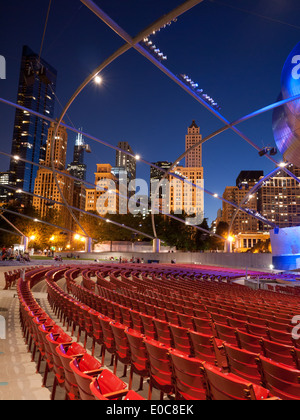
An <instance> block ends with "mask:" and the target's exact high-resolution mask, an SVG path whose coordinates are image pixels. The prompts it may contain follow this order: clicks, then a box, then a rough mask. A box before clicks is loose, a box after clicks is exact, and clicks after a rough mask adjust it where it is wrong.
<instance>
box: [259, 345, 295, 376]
mask: <svg viewBox="0 0 300 420" xmlns="http://www.w3.org/2000/svg"><path fill="white" fill-rule="evenodd" d="M260 343H261V347H262V354H263V356H265V357H266V358H267V359H272V360H274V362H277V363H283V364H285V365H287V366H290V367H293V368H296V369H298V367H297V364H296V362H295V359H294V357H293V354H292V351H293V347H292V346H287V345H285V344H280V343H276V342H275V341H269V340H266V339H265V338H262V339H261V340H260Z"/></svg>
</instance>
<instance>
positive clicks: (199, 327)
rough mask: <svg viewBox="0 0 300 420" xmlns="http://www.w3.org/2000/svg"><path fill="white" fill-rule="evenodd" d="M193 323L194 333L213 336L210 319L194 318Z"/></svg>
mask: <svg viewBox="0 0 300 420" xmlns="http://www.w3.org/2000/svg"><path fill="white" fill-rule="evenodd" d="M193 322H194V325H195V331H197V332H199V333H201V334H206V335H213V329H212V325H211V320H210V319H208V318H198V317H194V318H193Z"/></svg>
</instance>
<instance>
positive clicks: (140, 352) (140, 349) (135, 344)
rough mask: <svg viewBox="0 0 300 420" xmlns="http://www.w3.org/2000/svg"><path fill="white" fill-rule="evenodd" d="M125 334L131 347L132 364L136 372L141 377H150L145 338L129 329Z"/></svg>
mask: <svg viewBox="0 0 300 420" xmlns="http://www.w3.org/2000/svg"><path fill="white" fill-rule="evenodd" d="M125 334H126V336H127V339H128V343H129V347H130V354H131V364H132V365H133V367H134V370H135V371H136V372H137V371H138V372H139V373H140V374H141V376H148V353H147V350H146V346H145V343H144V336H143V335H142V334H140V333H139V332H137V331H135V330H133V329H131V328H127V329H126V330H125Z"/></svg>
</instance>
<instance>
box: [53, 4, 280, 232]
mask: <svg viewBox="0 0 300 420" xmlns="http://www.w3.org/2000/svg"><path fill="white" fill-rule="evenodd" d="M81 2H82V3H84V4H85V5H86V6H87V7H88V8H89V9H90V10H91V11H92V12H93V13H94V14H96V15H97V16H98V17H99V18H100V19H101V20H102V21H103V22H105V23H106V24H108V26H109V27H111V28H112V29H113V30H114V31H115V32H116V33H117V34H118V35H119V36H120V37H122V38H123V39H124V40H125V41H126V42H127V44H129V45H127V46H126V45H125V46H123V47H122V48H121V49H119V50H118V52H116V53H115V54H114V55H113V56H111V57H110V58H109V59H108V60H109V61H110V62H112V61H114V60H115V59H116V58H118V57H119V56H120V55H121V54H123V52H125V50H128V49H129V48H130V47H133V48H135V49H136V50H137V51H138V52H140V53H141V54H142V55H144V56H145V57H146V58H147V59H148V60H150V61H151V62H152V63H154V64H155V65H156V67H158V68H159V69H160V70H162V71H163V72H164V73H165V74H166V75H168V76H169V77H170V78H171V79H172V80H173V81H175V82H176V83H177V84H179V85H180V86H181V87H182V88H183V89H184V90H186V91H187V92H188V93H189V94H190V95H192V96H194V98H195V99H196V100H197V101H198V102H200V103H201V104H202V105H203V106H204V107H206V108H207V109H208V110H209V111H210V112H212V113H213V114H214V115H215V116H217V117H218V118H219V119H220V120H222V121H223V122H225V123H226V126H228V128H231V129H232V130H233V131H234V132H236V133H237V134H238V135H239V136H240V137H242V138H243V139H244V140H246V141H247V142H248V143H249V144H250V145H252V146H253V147H254V148H256V149H257V150H259V148H258V146H257V145H255V143H253V142H252V141H251V140H250V139H249V138H248V137H247V136H245V135H244V134H243V133H242V132H240V131H239V130H238V129H236V127H234V126H230V123H229V121H227V120H226V119H225V118H224V117H223V116H222V115H221V114H220V113H218V112H217V111H216V110H215V109H214V108H213V107H211V106H209V105H208V104H207V103H206V102H205V101H204V100H202V99H201V98H200V97H198V96H197V95H196V94H195V93H194V92H193V91H192V90H191V89H189V88H188V87H187V86H186V85H185V84H183V83H182V82H181V80H179V79H178V78H177V77H176V76H174V75H173V74H172V73H171V72H170V71H169V70H168V69H166V68H165V67H164V66H163V65H162V64H161V63H160V62H158V61H157V60H156V59H155V58H154V57H153V56H152V55H151V54H150V53H148V51H146V50H145V49H144V48H143V47H142V46H140V45H139V44H137V43H136V44H135V42H136V39H135V40H133V39H132V38H131V37H130V36H129V35H128V34H127V33H126V32H125V31H124V30H123V29H121V28H120V27H119V26H118V25H117V24H116V23H115V22H114V21H113V20H112V19H111V18H109V17H108V16H107V15H106V14H105V13H104V12H103V11H102V10H101V9H100V8H99V7H98V6H96V5H95V3H94V2H93V1H91V0H81ZM186 3H187V2H186ZM196 3H197V2H196ZM198 3H200V2H198ZM148 33H149V32H148ZM145 34H147V31H146V32H145ZM122 49H123V50H122ZM124 49H125V50H124ZM121 50H122V51H121ZM108 60H107V61H106V62H105V63H103V64H102V65H100V66H99V67H98V68H97V70H96V71H94V72H93V73H92V75H90V76H89V77H88V78H87V79H86V81H85V82H84V83H83V84H82V85H81V86H80V87H79V88H78V89H77V91H76V92H75V94H74V95H73V96H72V98H71V99H70V101H69V102H68V104H67V105H66V107H65V109H64V110H63V112H62V115H61V116H60V118H59V122H58V126H59V124H60V122H61V121H62V119H63V117H64V115H65V114H66V112H67V110H68V108H69V106H70V105H71V103H72V102H73V101H74V100H75V98H76V97H77V96H78V94H79V93H80V92H81V90H82V89H83V88H84V87H85V86H86V85H87V84H88V83H89V82H90V81H91V80H92V79H93V78H94V77H95V75H96V74H98V73H99V72H100V71H101V70H102V69H103V68H104V66H106V65H108ZM268 157H269V158H270V159H271V160H273V162H274V163H276V164H277V162H276V161H275V160H274V159H273V158H271V157H270V156H268ZM194 186H195V185H194ZM195 187H197V186H195ZM219 198H220V199H221V197H219ZM235 207H237V206H236V205H235ZM242 211H243V210H242ZM253 216H254V215H253ZM153 217H154V216H153ZM254 217H255V216H254ZM269 224H270V225H272V226H274V225H273V224H271V223H270V222H269ZM154 234H155V236H156V237H157V234H156V231H155V232H154Z"/></svg>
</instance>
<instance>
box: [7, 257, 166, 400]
mask: <svg viewBox="0 0 300 420" xmlns="http://www.w3.org/2000/svg"><path fill="white" fill-rule="evenodd" d="M28 266H29V265H28V264H27V265H26V267H28ZM34 266H36V264H34ZM19 268H21V266H18V267H12V266H10V267H1V266H0V316H2V317H4V319H5V324H6V338H5V339H0V401H3V400H35V401H37V400H42V401H43V400H49V399H50V397H51V392H52V385H53V379H54V375H53V374H52V373H51V372H50V373H49V374H48V380H47V387H44V388H42V381H43V374H44V369H45V362H42V364H41V370H40V372H39V373H37V372H36V366H37V363H36V362H37V359H38V354H37V355H36V357H35V361H33V362H32V361H31V358H32V354H31V353H30V352H29V351H28V348H27V346H26V345H25V341H24V338H23V334H22V330H21V325H20V317H19V300H18V298H17V295H16V288H13V289H12V290H3V289H4V286H5V280H4V272H5V271H10V270H13V269H19ZM58 284H59V285H60V286H61V287H62V288H64V287H65V280H64V279H62V280H60V282H58ZM46 292H47V288H46V283H45V281H42V282H40V283H39V284H37V285H36V286H35V287H34V289H33V294H34V297H35V298H36V299H38V303H39V304H40V306H41V307H42V308H43V309H44V310H45V311H46V312H47V313H48V314H49V315H50V316H51V317H52V318H53V319H54V320H55V322H56V323H57V324H58V325H59V326H61V327H63V326H62V324H61V323H60V320H59V319H58V318H56V317H55V315H54V313H53V311H52V309H51V307H50V305H49V303H48V300H47V293H46ZM64 329H65V331H66V328H64ZM68 334H70V331H68ZM72 338H73V341H76V340H77V331H75V333H74V337H72ZM83 339H84V334H82V335H81V338H80V343H81V344H82V345H83ZM91 348H92V340H91V339H90V338H89V339H88V342H87V350H88V353H90V349H91ZM37 353H38V352H37ZM99 355H100V346H98V345H96V350H95V357H96V358H97V356H99ZM99 360H100V359H99ZM110 362H111V355H110V354H107V355H106V358H105V363H104V365H105V367H106V368H107V369H110V370H112V367H111V366H110ZM129 369H130V368H128V374H127V377H125V378H121V379H122V380H123V381H124V382H126V383H127V384H128V380H129ZM123 370H124V366H123V365H122V363H119V364H118V369H117V376H119V377H122V375H123ZM133 379H134V381H133V389H134V390H135V391H137V390H138V387H139V381H140V379H139V377H138V376H137V375H134V378H133ZM139 393H140V394H141V395H142V396H143V397H144V398H146V399H147V395H148V383H147V381H145V382H144V390H143V391H141V392H139ZM64 399H65V392H64V389H63V388H60V387H57V390H56V396H55V400H64ZM158 399H159V391H157V390H153V395H152V400H158Z"/></svg>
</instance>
